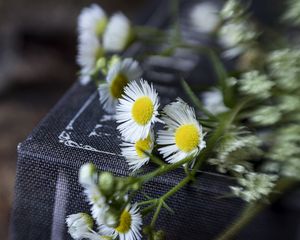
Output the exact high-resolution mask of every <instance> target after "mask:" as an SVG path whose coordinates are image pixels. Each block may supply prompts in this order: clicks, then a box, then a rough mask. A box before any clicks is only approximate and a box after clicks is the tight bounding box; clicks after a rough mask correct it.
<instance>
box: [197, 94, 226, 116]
mask: <svg viewBox="0 0 300 240" xmlns="http://www.w3.org/2000/svg"><path fill="white" fill-rule="evenodd" d="M201 98H202V102H203V105H204V107H205V108H206V109H207V110H208V111H209V112H211V113H213V114H220V113H223V112H226V111H227V110H228V108H227V107H226V106H225V105H224V100H223V96H222V93H221V91H220V90H219V89H212V90H210V91H206V92H203V93H202V95H201Z"/></svg>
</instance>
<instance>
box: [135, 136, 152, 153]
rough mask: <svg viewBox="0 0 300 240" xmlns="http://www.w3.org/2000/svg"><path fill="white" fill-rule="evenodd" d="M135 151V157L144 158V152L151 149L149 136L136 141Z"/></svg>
mask: <svg viewBox="0 0 300 240" xmlns="http://www.w3.org/2000/svg"><path fill="white" fill-rule="evenodd" d="M134 147H135V151H136V153H137V155H138V156H139V157H140V158H142V157H144V156H145V154H144V152H145V151H149V150H150V148H151V139H150V136H148V137H147V138H145V139H140V140H138V141H137V142H136V143H135V145H134Z"/></svg>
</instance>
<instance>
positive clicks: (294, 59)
mask: <svg viewBox="0 0 300 240" xmlns="http://www.w3.org/2000/svg"><path fill="white" fill-rule="evenodd" d="M268 66H269V71H270V75H271V76H272V77H273V78H274V79H275V81H276V83H277V86H278V87H279V88H281V89H282V90H285V91H293V90H296V89H300V81H299V79H298V77H299V74H300V50H299V49H292V48H286V49H280V50H275V51H272V52H271V53H270V54H269V56H268Z"/></svg>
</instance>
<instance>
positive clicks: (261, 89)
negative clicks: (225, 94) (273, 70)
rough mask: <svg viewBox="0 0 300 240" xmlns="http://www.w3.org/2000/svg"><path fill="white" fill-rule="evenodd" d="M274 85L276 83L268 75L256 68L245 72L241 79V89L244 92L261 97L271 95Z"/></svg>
mask: <svg viewBox="0 0 300 240" xmlns="http://www.w3.org/2000/svg"><path fill="white" fill-rule="evenodd" d="M274 85H275V83H274V82H272V81H270V80H269V79H268V77H267V75H264V74H260V73H259V72H258V71H256V70H254V71H250V72H246V73H244V74H243V75H242V77H241V79H240V80H239V90H240V91H241V92H242V93H243V94H246V95H249V96H253V97H255V98H259V99H265V98H268V97H270V96H271V92H270V90H271V89H272V87H273V86H274Z"/></svg>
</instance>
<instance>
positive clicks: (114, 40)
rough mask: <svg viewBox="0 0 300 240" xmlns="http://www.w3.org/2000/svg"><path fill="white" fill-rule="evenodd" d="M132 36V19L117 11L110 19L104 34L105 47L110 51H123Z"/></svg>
mask: <svg viewBox="0 0 300 240" xmlns="http://www.w3.org/2000/svg"><path fill="white" fill-rule="evenodd" d="M131 36H132V30H131V25H130V21H129V20H128V18H127V17H126V16H125V15H124V14H122V13H115V14H114V15H113V16H111V18H110V19H109V22H108V24H107V26H106V29H105V32H104V35H103V47H104V49H105V50H106V51H109V52H120V51H123V50H124V49H125V48H126V47H127V45H128V44H129V42H130V40H131Z"/></svg>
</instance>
